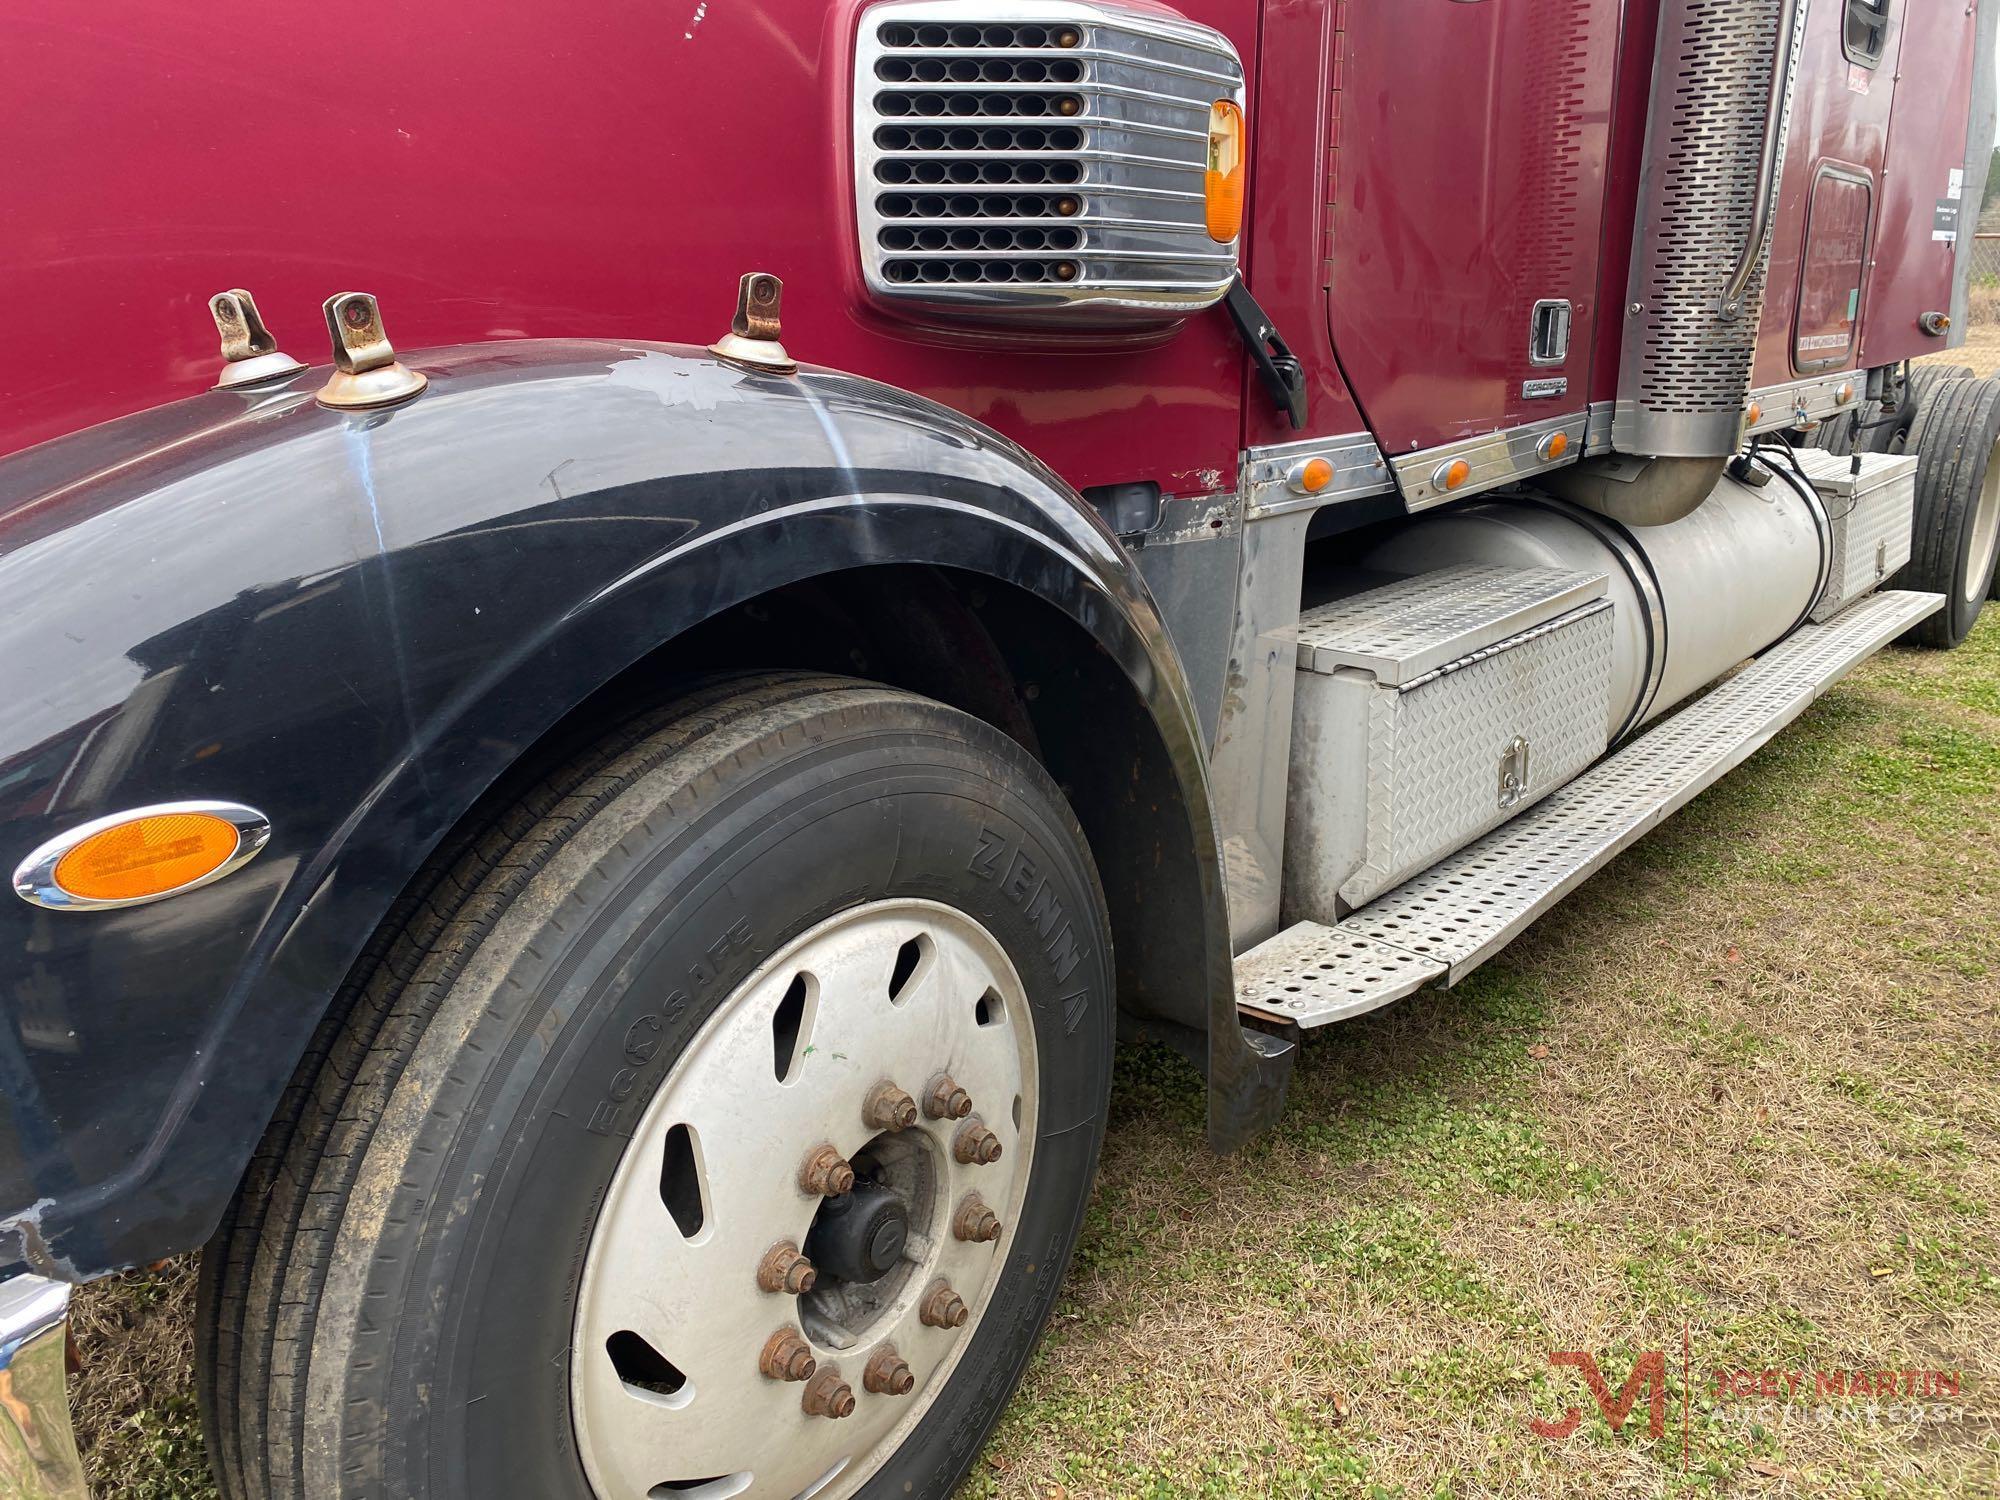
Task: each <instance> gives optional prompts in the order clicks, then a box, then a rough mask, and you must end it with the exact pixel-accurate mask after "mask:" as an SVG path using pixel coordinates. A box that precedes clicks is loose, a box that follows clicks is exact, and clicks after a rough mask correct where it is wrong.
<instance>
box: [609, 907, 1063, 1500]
mask: <svg viewBox="0 0 2000 1500" xmlns="http://www.w3.org/2000/svg"><path fill="white" fill-rule="evenodd" d="M912 945H914V947H912ZM913 951H914V955H915V963H914V968H910V967H909V959H910V956H911V953H912V952H913ZM899 962H900V963H901V964H902V965H903V967H904V968H905V969H906V970H907V977H906V978H904V979H903V981H902V983H901V985H900V987H899V988H897V989H896V990H895V993H894V995H893V997H892V994H891V987H892V984H893V983H894V981H895V979H896V977H897V975H898V970H899ZM801 979H803V981H804V991H803V1004H801V1003H800V1001H801V995H800V993H799V991H798V990H796V989H795V988H794V985H795V981H799V980H801ZM788 994H789V995H790V999H789V1001H788V999H787V997H788ZM781 1008H783V1009H784V1011H785V1013H786V1014H787V1015H790V1016H796V1017H797V1026H796V1040H795V1042H794V1043H793V1045H792V1047H791V1049H790V1065H789V1068H788V1071H787V1072H786V1074H785V1076H784V1077H783V1078H782V1079H781V1078H780V1077H779V1075H778V1057H779V1055H780V1043H779V1040H778V1033H779V1032H780V1031H781V1030H782V1029H784V1025H785V1022H784V1021H782V1020H781V1019H780V1017H781ZM940 1073H945V1074H948V1075H949V1076H950V1078H951V1079H952V1080H953V1081H955V1082H956V1083H957V1084H958V1085H959V1086H960V1087H962V1088H963V1089H965V1090H966V1092H967V1093H968V1094H969V1095H970V1096H971V1099H972V1104H973V1113H972V1114H971V1115H970V1116H969V1117H968V1118H967V1119H964V1120H959V1119H952V1118H942V1119H939V1118H933V1117H932V1115H931V1114H930V1113H929V1112H928V1111H926V1110H923V1109H922V1108H921V1104H920V1111H919V1115H918V1119H917V1122H916V1124H915V1125H913V1126H911V1127H909V1128H908V1129H907V1130H903V1131H900V1132H892V1133H893V1134H894V1135H895V1137H896V1140H895V1141H894V1142H893V1143H891V1146H892V1149H893V1150H895V1151H897V1152H903V1151H914V1152H915V1153H917V1154H918V1156H917V1157H913V1158H912V1160H916V1159H919V1158H920V1159H921V1160H923V1161H926V1162H928V1164H929V1170H930V1172H931V1173H932V1182H933V1186H934V1188H935V1191H933V1192H932V1193H931V1194H930V1195H929V1198H930V1201H929V1204H928V1206H927V1208H925V1209H924V1211H923V1212H921V1213H913V1215H912V1218H911V1223H910V1233H909V1242H908V1244H907V1246H906V1248H905V1250H904V1254H903V1260H904V1261H905V1262H907V1263H909V1267H908V1273H907V1274H903V1275H902V1281H901V1283H900V1286H899V1289H898V1290H897V1291H896V1293H895V1294H894V1296H893V1297H891V1298H889V1299H888V1302H887V1305H886V1306H884V1307H882V1308H881V1309H880V1310H879V1312H877V1313H874V1314H873V1315H872V1316H871V1317H869V1318H866V1319H864V1323H865V1326H863V1327H862V1328H861V1329H860V1330H859V1331H858V1332H850V1331H848V1330H846V1329H844V1328H843V1327H842V1326H841V1325H840V1324H839V1323H838V1322H836V1321H834V1320H832V1319H830V1318H828V1317H823V1316H820V1315H819V1314H818V1309H819V1307H820V1305H821V1303H822V1299H823V1296H824V1294H825V1293H826V1292H827V1291H828V1290H829V1289H828V1288H824V1287H823V1288H820V1289H816V1290H815V1292H814V1293H812V1294H810V1295H808V1296H807V1297H804V1298H800V1297H794V1296H790V1295H787V1294H785V1293H782V1292H770V1291H766V1290H764V1289H763V1288H761V1287H760V1286H759V1284H758V1280H757V1271H758V1267H759V1264H760V1262H761V1261H762V1260H763V1258H764V1257H765V1255H766V1254H767V1252H769V1251H770V1249H771V1248H772V1247H773V1246H774V1245H776V1244H778V1243H780V1242H783V1241H790V1242H791V1243H792V1244H794V1245H799V1246H803V1245H804V1244H805V1243H806V1237H807V1233H808V1230H809V1228H810V1226H811V1225H812V1223H813V1220H814V1215H815V1214H816V1213H817V1212H818V1211H819V1208H820V1205H821V1201H822V1200H821V1199H820V1198H819V1197H817V1196H815V1195H813V1194H811V1193H808V1192H807V1190H806V1189H805V1188H804V1187H803V1186H802V1185H801V1183H800V1181H799V1173H800V1167H801V1164H802V1162H803V1161H804V1160H805V1158H806V1157H807V1156H808V1154H809V1153H810V1152H812V1151H813V1150H814V1149H815V1148H817V1147H818V1146H820V1145H822V1144H831V1145H832V1146H833V1147H834V1148H835V1149H836V1150H837V1151H838V1152H839V1153H840V1155H841V1156H842V1157H852V1156H853V1155H854V1154H855V1153H857V1152H862V1151H864V1149H867V1148H869V1143H870V1142H879V1141H880V1140H881V1138H882V1136H883V1132H882V1131H880V1130H878V1129H877V1128H875V1127H873V1126H871V1125H870V1124H869V1123H868V1122H867V1121H866V1120H864V1118H863V1105H864V1100H865V1099H866V1097H867V1096H868V1095H869V1093H870V1091H871V1090H872V1089H874V1088H875V1087H876V1085H878V1084H879V1083H881V1082H883V1081H885V1080H887V1081H891V1082H894V1083H895V1084H897V1085H899V1086H900V1087H901V1088H902V1089H903V1090H905V1091H907V1092H908V1093H910V1094H911V1095H913V1096H914V1097H915V1098H916V1099H918V1100H919V1101H922V1100H923V1099H924V1097H925V1093H926V1090H927V1088H928V1086H929V1084H930V1083H931V1081H932V1080H933V1078H934V1077H935V1076H936V1075H938V1074H940ZM1036 1077H1037V1074H1036V1070H1035V1040H1034V1027H1033V1022H1032V1019H1031V1018H1030V1016H1029V1013H1028V1002H1027V995H1026V992H1025V990H1024V989H1023V988H1022V985H1021V981H1020V977H1019V975H1018V974H1016V972H1015V970H1014V967H1013V965H1012V963H1011V962H1010V961H1009V960H1008V958H1007V955H1006V952H1005V950H1004V949H1002V948H1001V946H1000V944H999V942H998V941H997V940H996V939H994V937H993V936H992V934H990V933H989V932H987V931H986V929H985V928H984V927H982V926H981V925H980V924H979V923H978V922H976V921H974V920H973V919H972V918H970V917H968V916H966V915H965V914H964V913H963V912H960V911H957V910H955V909H953V908H951V907H947V906H943V905H940V904H938V903H935V902H929V901H881V902H873V903H870V904H868V905H865V906H860V907H856V908H854V909H852V910H850V911H847V912H843V913H841V914H840V915H839V916H836V917H833V918H830V919H828V920H827V921H825V922H822V923H820V924H819V925H818V926H816V927H814V928H812V929H811V930H810V931H808V932H806V933H803V934H801V935H800V936H799V937H798V938H797V939H796V940H794V941H793V942H792V943H790V944H788V945H787V946H786V948H785V949H784V950H783V951H782V952H780V953H778V954H777V955H775V956H774V957H773V958H771V959H770V960H769V961H768V962H766V963H765V964H764V965H762V966H761V967H760V968H759V969H758V970H757V972H756V973H755V974H753V975H752V976H751V977H750V978H749V979H748V980H747V981H745V982H744V983H743V984H742V985H741V986H740V987H739V988H738V989H737V990H736V992H735V993H734V994H732V995H731V996H730V997H729V998H728V999H726V1000H725V1001H724V1002H723V1003H722V1005H721V1006H719V1007H718V1008H717V1010H716V1012H715V1014H714V1015H713V1016H711V1017H710V1018H709V1019H708V1020H707V1021H706V1022H705V1023H704V1024H703V1026H702V1027H701V1029H700V1031H699V1032H697V1033H696V1035H695V1037H694V1039H693V1041H692V1042H691V1043H690V1044H689V1045H688V1047H687V1050H686V1051H685V1052H684V1053H683V1054H682V1056H681V1058H680V1059H679V1060H678V1061H677V1062H676V1063H675V1065H674V1067H673V1069H672V1071H671V1072H669V1074H668V1075H667V1077H666V1079H665V1080H664V1081H663V1082H662V1083H661V1085H660V1089H659V1092H658V1094H657V1095H655V1096H654V1098H653V1100H652V1102H651V1103H650V1104H649V1105H648V1107H647V1109H646V1112H645V1114H644V1116H643V1118H642V1119H641V1120H640V1122H639V1125H638V1127H637V1129H636V1130H635V1131H634V1133H633V1136H632V1139H631V1141H630V1143H629V1144H628V1145H627V1147H626V1150H625V1154H624V1156H623V1158H622V1159H621V1160H620V1162H619V1164H618V1169H617V1171H616V1172H615V1173H614V1174H613V1177H612V1180H611V1185H610V1187H609V1188H608V1190H607V1191H606V1194H605V1199H604V1206H603V1209H602V1211H601V1212H600V1213H599V1216H598V1220H597V1224H596V1226H595V1227H594V1229H593V1230H592V1232H591V1237H590V1243H589V1246H588V1249H587V1250H586V1252H585V1259H584V1269H583V1279H582V1284H581V1287H580V1289H579V1293H578V1298H577V1315H576V1324H575V1332H574V1337H573V1342H572V1346H571V1358H570V1391H571V1400H572V1412H573V1420H574V1424H575V1431H576V1438H577V1446H578V1452H579V1456H580V1457H581V1458H582V1460H583V1464H584V1469H585V1472H586V1473H587V1475H588V1476H589V1479H590V1483H591V1485H592V1487H593V1488H594V1490H595V1491H596V1494H597V1496H598V1497H599V1500H663V1497H681V1496H697V1497H701V1500H724V1497H733V1496H746V1497H750V1500H766V1497H769V1500H801V1497H805V1496H813V1497H818V1500H838V1497H841V1496H845V1495H848V1494H851V1493H852V1492H853V1491H854V1490H856V1489H858V1488H859V1487H860V1486H861V1485H862V1484H864V1483H865V1482H866V1481H867V1480H868V1478H869V1477H870V1476H871V1475H873V1474H874V1473H875V1472H876V1471H877V1470H878V1469H879V1468H880V1467H881V1465H882V1463H883V1462H884V1461H885V1460H886V1459H887V1458H888V1457H889V1456H890V1455H891V1454H893V1453H894V1452H895V1451H896V1449H897V1448H898V1447H899V1446H900V1445H901V1444H902V1442H903V1441H904V1439H905V1438H907V1437H908V1435H909V1434H910V1432H911V1431H912V1430H913V1429H914V1428H915V1427H916V1425H917V1424H918V1422H919V1421H921V1419H922V1418H923V1415H924V1413H925V1412H926V1411H928V1410H929V1408H930V1406H931V1405H932V1404H933V1403H934V1401H935V1400H936V1398H937V1396H938V1394H939V1392H940V1391H942V1389H943V1388H944V1386H945V1384H946V1383H947V1381H948V1380H949V1379H950V1376H951V1372H952V1370H953V1369H954V1367H955V1366H956V1365H957V1363H958V1360H959V1358H960V1357H961V1355H962V1354H963V1352H964V1350H965V1348H966V1347H967V1346H968V1345H969V1344H970V1342H971V1340H972V1337H973V1335H974V1334H975V1333H976V1332H977V1330H978V1329H979V1327H980V1324H981V1322H982V1319H983V1316H984V1314H985V1311H986V1308H987V1306H988V1304H989V1302H990V1301H991V1298H992V1295H993V1292H994V1289H995V1285H996V1283H997V1280H998V1276H999V1270H1000V1267H1001V1266H1002V1265H1004V1264H1005V1261H1006V1256H1007V1252H1008V1249H1009V1247H1010V1245H1011V1243H1012V1237H1013V1227H1014V1224H1015V1222H1016V1220H1017V1219H1018V1217H1019V1214H1020V1209H1021V1203H1022V1199H1023V1197H1024V1194H1025V1191H1026V1187H1027V1182H1028V1175H1029V1171H1030V1169H1031V1167H1032V1158H1033V1153H1034V1140H1035V1120H1036V1109H1037V1099H1036V1086H1035V1084H1036ZM974 1122H983V1123H984V1124H985V1125H986V1126H987V1128H989V1129H990V1130H991V1131H992V1132H993V1134H994V1135H995V1136H996V1137H998V1139H999V1142H1000V1146H1001V1154H1000V1157H999V1159H998V1160H997V1161H992V1162H988V1163H985V1164H966V1163H961V1162H959V1161H958V1160H956V1159H955V1155H954V1151H953V1142H954V1140H955V1139H956V1137H957V1135H958V1132H959V1131H960V1130H961V1129H963V1128H964V1127H965V1126H967V1125H969V1124H972V1123H974ZM680 1127H685V1129H686V1133H685V1134H679V1133H678V1131H679V1129H680ZM670 1134H672V1135H674V1141H673V1143H672V1145H671V1146H670V1143H669V1136H670ZM690 1173H692V1176H693V1178H694V1180H695V1181H697V1182H698V1185H699V1209H700V1224H699V1227H698V1228H696V1229H694V1231H693V1232H692V1233H691V1234H690V1233H683V1232H682V1222H683V1220H689V1221H691V1220H692V1219H693V1217H694V1214H693V1212H692V1211H691V1209H690V1199H689V1195H688V1186H687V1184H688V1180H689V1176H690ZM665 1174H671V1180H672V1181H673V1184H674V1186H673V1189H672V1191H673V1192H674V1194H675V1200H674V1201H675V1202H676V1203H677V1204H679V1205H680V1207H681V1210H682V1216H681V1217H680V1218H677V1217H676V1215H675V1212H674V1211H673V1210H671V1209H670V1208H669V1206H668V1199H667V1194H668V1191H669V1189H668V1187H667V1186H666V1181H667V1180H668V1179H667V1176H666V1175H665ZM971 1193H977V1194H978V1195H979V1196H980V1197H981V1199H982V1200H983V1201H984V1202H985V1203H986V1204H987V1205H988V1206H990V1207H991V1208H992V1209H993V1211H994V1212H995V1213H996V1214H997V1215H998V1216H999V1220H1000V1226H1001V1228H1000V1233H999V1237H998V1238H997V1239H996V1240H991V1241H978V1240H968V1239H963V1238H960V1237H959V1236H958V1235H956V1234H955V1233H954V1232H953V1228H952V1220H953V1218H954V1216H955V1214H956V1211H957V1210H958V1208H959V1207H960V1206H961V1205H962V1204H963V1202H964V1200H965V1198H966V1196H967V1195H968V1194H971ZM903 1270H904V1268H903V1267H901V1266H899V1267H898V1270H897V1272H892V1273H891V1275H890V1276H889V1277H885V1278H884V1283H887V1282H889V1281H890V1280H892V1279H893V1278H895V1277H896V1276H897V1275H899V1274H901V1273H902V1272H903ZM939 1280H943V1281H944V1282H946V1283H948V1285H949V1286H950V1288H951V1289H952V1290H953V1291H955V1292H956V1293H957V1294H958V1295H959V1296H960V1297H961V1298H962V1299H963V1300H964V1302H965V1304H966V1306H967V1309H968V1316H967V1319H966V1321H965V1323H964V1324H963V1325H962V1326H960V1327H956V1328H939V1327H933V1326H929V1325H927V1324H926V1323H925V1322H924V1321H923V1320H922V1317H921V1315H920V1308H921V1305H922V1304H923V1302H924V1300H925V1298H926V1294H927V1293H928V1292H930V1291H931V1290H932V1288H934V1287H935V1285H936V1283H937V1282H938V1281H939ZM783 1328H792V1329H795V1330H797V1331H799V1332H800V1333H801V1334H802V1335H803V1336H804V1337H805V1339H806V1341H807V1343H808V1344H809V1345H810V1346H811V1353H812V1355H813V1357H814V1359H815V1360H816V1362H817V1364H818V1367H819V1368H820V1369H821V1370H824V1369H827V1368H829V1367H832V1368H835V1369H837V1370H838V1372H839V1374H840V1375H841V1377H842V1378H843V1379H845V1381H846V1382H847V1383H848V1384H849V1385H850V1386H851V1388H852V1392H853V1396H854V1401H855V1409H854V1412H853V1414H852V1415H851V1416H848V1417H846V1418H844V1419H834V1418H830V1417H826V1416H816V1415H811V1414H808V1413H807V1412H806V1410H805V1409H804V1392H805V1390H806V1383H804V1382H799V1381H788V1380H783V1379H778V1378H773V1377H772V1376H769V1375H766V1374H765V1373H763V1372H762V1371H761V1370H760V1367H759V1366H760V1352H761V1351H762V1349H763V1348H764V1346H765V1343H766V1341H767V1340H768V1339H769V1338H770V1337H771V1335H772V1334H773V1333H774V1332H776V1331H777V1330H779V1329H783ZM633 1334H636V1335H637V1336H638V1337H639V1338H641V1339H643V1340H644V1341H645V1343H646V1345H648V1346H649V1347H650V1349H651V1350H653V1351H657V1353H658V1355H660V1356H663V1357H664V1359H665V1360H666V1361H668V1362H669V1363H670V1365H671V1367H672V1368H671V1372H670V1375H669V1376H668V1377H667V1378H665V1379H661V1378H658V1373H659V1372H657V1371H653V1372H650V1373H651V1374H652V1375H653V1376H654V1377H655V1378H653V1379H649V1380H645V1381H644V1382H643V1383H642V1384H632V1383H629V1382H628V1380H627V1378H626V1375H628V1374H630V1373H632V1367H633V1362H632V1359H631V1358H630V1352H631V1350H632V1349H633V1348H634V1347H635V1346H634V1345H633V1344H632V1343H631V1341H630V1338H629V1337H625V1336H627V1335H633ZM614 1338H618V1339H619V1343H618V1345H617V1346H616V1347H617V1348H618V1350H619V1357H620V1358H623V1359H624V1373H621V1367H620V1363H619V1361H618V1359H617V1358H614V1355H613V1352H612V1351H613V1347H614V1346H613V1343H612V1341H613V1339H614ZM842 1339H846V1340H848V1341H849V1342H847V1343H846V1344H844V1345H843V1344H841V1343H840V1342H839V1341H840V1340H842ZM891 1345H892V1346H893V1347H894V1349H895V1351H896V1353H898V1354H900V1355H901V1357H902V1358H903V1359H904V1360H905V1361H907V1363H908V1364H909V1366H910V1369H911V1372H912V1374H913V1375H914V1378H915V1385H914V1388H913V1389H912V1390H911V1391H910V1392H909V1393H908V1394H906V1395H900V1396H899V1395H893V1394H888V1393H886V1392H882V1393H878V1392H874V1391H869V1390H867V1389H865V1388H864V1384H863V1372H864V1369H866V1368H867V1367H868V1363H869V1361H870V1360H871V1359H873V1358H874V1357H875V1356H876V1355H877V1354H878V1353H879V1352H880V1351H881V1350H882V1349H883V1348H884V1346H891ZM673 1376H678V1377H681V1378H682V1380H683V1382H684V1383H682V1384H680V1385H679V1386H678V1388H675V1387H674V1382H673V1379H672V1377H673Z"/></svg>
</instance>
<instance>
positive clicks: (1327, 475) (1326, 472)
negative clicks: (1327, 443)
mask: <svg viewBox="0 0 2000 1500" xmlns="http://www.w3.org/2000/svg"><path fill="white" fill-rule="evenodd" d="M1285 482H1286V483H1287V484H1289V485H1290V486H1291V487H1292V488H1293V489H1294V490H1297V491H1298V492H1299V493H1300V494H1301V495H1317V494H1318V493H1319V492H1320V491H1321V490H1323V489H1325V488H1326V487H1327V486H1328V485H1330V484H1332V483H1333V465H1332V464H1331V463H1329V462H1327V460H1325V459H1323V458H1308V459H1306V460H1304V461H1303V462H1302V463H1296V464H1293V465H1292V472H1291V473H1289V474H1287V475H1286V476H1285Z"/></svg>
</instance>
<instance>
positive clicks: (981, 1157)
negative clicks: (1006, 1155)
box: [951, 1120, 1000, 1167]
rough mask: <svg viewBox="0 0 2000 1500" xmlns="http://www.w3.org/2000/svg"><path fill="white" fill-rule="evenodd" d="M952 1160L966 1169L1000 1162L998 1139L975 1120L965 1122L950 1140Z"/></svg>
mask: <svg viewBox="0 0 2000 1500" xmlns="http://www.w3.org/2000/svg"><path fill="white" fill-rule="evenodd" d="M951 1154H952V1157H953V1159H954V1160H956V1161H958V1162H959V1163H960V1164H961V1165H964V1166H968V1167H983V1166H987V1165H989V1164H991V1163H993V1162H996V1161H998V1160H1000V1137H999V1136H997V1135H995V1134H994V1133H993V1132H992V1131H990V1130H988V1129H987V1128H986V1127H985V1126H984V1125H983V1124H981V1123H980V1122H979V1121H977V1120H967V1121H966V1122H965V1123H964V1124H963V1125H961V1126H959V1127H958V1134H957V1135H955V1136H953V1137H952V1138H951Z"/></svg>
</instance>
